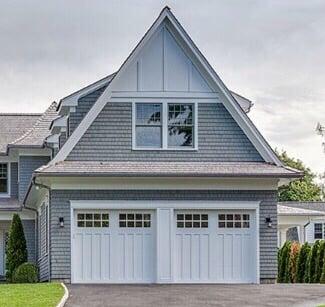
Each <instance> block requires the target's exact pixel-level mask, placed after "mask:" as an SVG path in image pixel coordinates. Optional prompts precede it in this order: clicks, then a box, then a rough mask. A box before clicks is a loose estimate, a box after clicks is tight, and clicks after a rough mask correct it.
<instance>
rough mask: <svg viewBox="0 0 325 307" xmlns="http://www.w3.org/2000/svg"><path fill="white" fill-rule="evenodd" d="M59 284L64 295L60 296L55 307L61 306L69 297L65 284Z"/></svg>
mask: <svg viewBox="0 0 325 307" xmlns="http://www.w3.org/2000/svg"><path fill="white" fill-rule="evenodd" d="M61 286H62V288H63V289H64V295H63V296H62V298H61V300H60V302H59V303H58V304H57V305H56V307H63V306H64V305H65V303H66V302H67V300H68V298H69V290H68V288H67V287H66V285H65V284H64V283H63V282H61Z"/></svg>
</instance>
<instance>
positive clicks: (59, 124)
mask: <svg viewBox="0 0 325 307" xmlns="http://www.w3.org/2000/svg"><path fill="white" fill-rule="evenodd" d="M67 123H68V116H66V115H65V116H61V117H58V118H56V119H55V120H53V122H52V128H51V133H52V134H56V133H60V132H61V131H62V129H64V128H66V127H67Z"/></svg>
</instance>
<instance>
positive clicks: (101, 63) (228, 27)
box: [0, 0, 325, 172]
mask: <svg viewBox="0 0 325 307" xmlns="http://www.w3.org/2000/svg"><path fill="white" fill-rule="evenodd" d="M166 4H168V5H169V6H170V7H171V9H172V11H173V13H174V14H175V15H176V17H177V18H178V19H179V21H180V22H181V23H182V25H183V26H184V28H185V29H186V31H187V32H188V33H189V35H190V36H191V37H192V39H193V40H194V42H195V43H196V44H197V46H198V47H199V48H200V50H201V51H202V53H203V54H204V55H205V56H206V58H207V59H208V60H209V62H210V64H211V65H212V66H213V67H214V68H215V70H216V72H217V73H218V74H219V76H220V77H221V78H222V79H223V81H224V82H225V84H226V85H227V86H228V88H230V89H232V90H234V91H236V92H238V93H240V94H242V95H244V96H246V97H248V98H249V99H251V100H252V101H253V102H254V107H253V109H252V111H251V113H250V117H251V118H252V120H253V121H254V123H255V124H256V125H257V127H258V128H259V129H260V130H261V132H262V134H263V135H264V136H265V138H266V139H267V140H268V141H269V142H270V144H271V145H272V146H273V147H277V148H279V149H285V150H287V151H288V152H289V153H290V154H291V155H294V156H295V157H298V158H300V159H302V160H303V161H304V162H305V163H306V164H307V165H308V166H310V167H311V168H312V169H313V170H314V171H317V172H321V171H324V170H325V154H324V153H323V151H322V147H321V142H322V140H321V138H320V137H319V136H318V135H316V133H315V126H316V124H317V122H323V123H324V124H325V112H324V111H325V18H324V15H325V1H316V0H315V1H313V0H308V1H299V0H295V1H293V0H279V1H266V0H263V1H261V0H259V1H250V0H245V1H243V0H237V1H231V0H227V1H225V0H221V1H202V0H200V1H190V0H184V1H180V0H177V1H144V0H141V1H140V0H139V1H135V0H132V1H131V0H129V1H121V0H117V1H110V0H102V1H99V0H93V1H81V0H69V1H66V0H65V1H59V0H56V1H44V0H37V1H36V0H35V1H28V0H26V1H14V0H9V1H7V0H2V1H1V10H0V112H41V111H44V109H46V107H47V106H48V105H49V103H50V102H51V101H53V100H56V101H59V100H60V98H62V97H64V96H66V95H68V94H69V93H71V92H73V91H75V90H78V89H79V88H80V87H83V86H86V85H87V84H89V83H91V82H94V81H96V80H97V79H99V78H102V77H104V76H106V75H108V74H110V73H112V72H114V71H116V70H117V69H118V68H119V66H120V65H121V63H122V62H123V61H124V60H125V58H126V57H127V56H128V54H129V53H130V51H131V50H132V49H133V47H134V46H135V45H136V44H137V42H138V41H139V40H140V39H141V37H142V36H143V34H144V33H145V31H146V30H147V29H148V27H149V26H150V25H151V24H152V22H153V21H154V20H155V18H156V17H157V15H158V14H159V12H160V10H161V9H162V8H163V7H164V6H165V5H166Z"/></svg>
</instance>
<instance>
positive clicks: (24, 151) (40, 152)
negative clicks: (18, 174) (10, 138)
mask: <svg viewBox="0 0 325 307" xmlns="http://www.w3.org/2000/svg"><path fill="white" fill-rule="evenodd" d="M51 154H52V153H51V149H50V148H19V149H18V155H19V156H40V157H41V156H51Z"/></svg>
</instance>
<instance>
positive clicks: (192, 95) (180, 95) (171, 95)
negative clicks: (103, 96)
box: [112, 91, 221, 103]
mask: <svg viewBox="0 0 325 307" xmlns="http://www.w3.org/2000/svg"><path fill="white" fill-rule="evenodd" d="M114 98H127V99H128V98H129V99H137V98H138V99H144V98H148V99H152V98H157V99H163V98H167V99H186V100H187V99H195V100H201V99H203V100H205V99H212V100H213V101H214V102H216V100H218V102H220V103H221V101H219V100H220V97H219V95H218V94H217V93H205V92H145V91H141V92H115V91H113V92H112V99H114ZM124 101H125V100H124Z"/></svg>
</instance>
